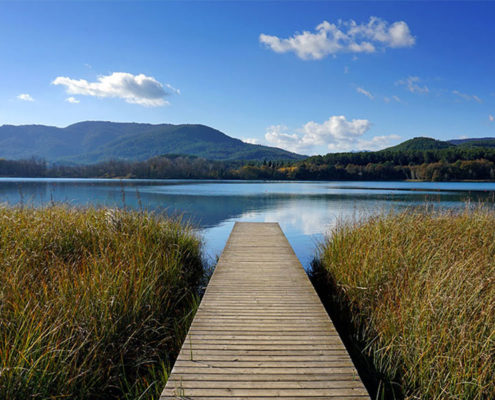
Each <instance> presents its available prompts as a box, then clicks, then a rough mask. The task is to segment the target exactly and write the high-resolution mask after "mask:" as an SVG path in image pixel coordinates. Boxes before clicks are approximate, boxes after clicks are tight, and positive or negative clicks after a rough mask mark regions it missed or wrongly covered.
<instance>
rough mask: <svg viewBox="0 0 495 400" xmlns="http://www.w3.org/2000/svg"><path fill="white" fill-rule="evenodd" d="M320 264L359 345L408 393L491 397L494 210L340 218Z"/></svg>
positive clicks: (494, 393)
mask: <svg viewBox="0 0 495 400" xmlns="http://www.w3.org/2000/svg"><path fill="white" fill-rule="evenodd" d="M318 264H319V266H320V267H323V270H322V269H321V268H320V270H319V272H320V274H321V273H322V271H323V274H322V275H323V276H324V279H327V280H328V281H327V288H332V290H333V293H332V296H333V298H334V302H335V304H340V305H341V306H342V310H350V313H349V314H348V315H346V316H345V318H348V320H350V323H351V324H352V325H353V326H354V329H355V337H356V338H357V341H360V342H361V344H364V345H365V348H364V350H363V351H364V352H365V353H366V354H368V355H369V357H370V358H371V360H372V362H373V364H374V366H375V368H376V369H377V370H378V371H379V372H380V373H381V374H383V375H382V376H386V377H387V378H386V379H388V380H389V382H390V381H393V380H394V379H395V378H396V379H398V380H399V383H400V385H401V386H402V392H403V395H404V397H405V398H408V399H494V398H495V214H494V212H493V211H489V210H487V209H483V208H479V209H476V210H474V211H473V210H471V211H469V210H465V211H462V212H459V213H454V212H425V211H420V210H412V211H407V212H402V213H399V214H393V213H392V214H382V215H379V216H377V217H372V218H368V219H365V220H362V221H354V222H343V223H340V224H338V226H337V227H336V228H335V229H334V230H333V232H332V233H331V235H329V237H328V239H327V241H326V242H325V243H324V244H323V246H322V250H321V254H320V263H318V262H316V263H315V268H316V269H318V268H319V267H318ZM320 279H321V276H320ZM329 290H330V289H329Z"/></svg>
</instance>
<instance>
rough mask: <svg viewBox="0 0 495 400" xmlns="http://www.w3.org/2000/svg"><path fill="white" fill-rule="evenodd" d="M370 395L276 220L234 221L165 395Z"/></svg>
mask: <svg viewBox="0 0 495 400" xmlns="http://www.w3.org/2000/svg"><path fill="white" fill-rule="evenodd" d="M273 398H277V399H312V400H317V399H348V400H350V399H356V400H358V399H359V400H363V399H369V396H368V393H367V391H366V389H365V388H364V386H363V384H362V382H361V380H360V378H359V376H358V374H357V372H356V369H355V368H354V365H353V363H352V361H351V359H350V357H349V354H348V353H347V351H346V349H345V347H344V345H343V344H342V341H341V340H340V338H339V335H338V334H337V332H336V330H335V327H334V326H333V324H332V322H331V320H330V318H329V317H328V315H327V313H326V311H325V309H324V307H323V305H322V304H321V301H320V299H319V297H318V295H317V294H316V292H315V290H314V288H313V286H312V285H311V282H310V281H309V279H308V277H307V276H306V273H305V272H304V270H303V268H302V266H301V263H300V262H299V260H298V259H297V257H296V255H295V254H294V251H293V249H292V247H291V246H290V244H289V242H288V241H287V239H286V237H285V235H284V233H283V232H282V230H281V229H280V227H279V225H278V224H277V223H236V224H235V226H234V228H233V230H232V233H231V234H230V237H229V240H228V242H227V244H226V246H225V249H224V251H223V253H222V255H221V257H220V259H219V261H218V264H217V266H216V269H215V272H214V273H213V276H212V278H211V280H210V283H209V285H208V288H207V289H206V293H205V295H204V297H203V300H202V302H201V305H200V306H199V309H198V312H197V314H196V316H195V318H194V321H193V323H192V325H191V328H190V330H189V333H188V335H187V337H186V340H185V342H184V344H183V346H182V349H181V351H180V354H179V356H178V358H177V361H176V362H175V365H174V368H173V370H172V373H171V376H170V379H169V381H168V382H167V385H166V387H165V389H164V391H163V393H162V396H161V400H166V399H205V400H206V399H209V400H211V399H273Z"/></svg>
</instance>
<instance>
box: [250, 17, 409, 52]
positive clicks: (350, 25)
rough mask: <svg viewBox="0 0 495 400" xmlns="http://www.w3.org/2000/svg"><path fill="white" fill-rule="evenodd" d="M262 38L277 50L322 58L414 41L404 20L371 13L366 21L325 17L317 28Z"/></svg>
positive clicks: (261, 36)
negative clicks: (326, 19)
mask: <svg viewBox="0 0 495 400" xmlns="http://www.w3.org/2000/svg"><path fill="white" fill-rule="evenodd" d="M259 41H260V42H261V43H263V44H264V45H266V46H267V47H268V48H270V49H271V50H273V51H274V52H276V53H287V52H293V53H295V54H296V55H297V56H298V57H299V58H301V59H303V60H320V59H322V58H324V57H327V56H329V55H335V54H337V53H373V52H375V51H377V50H378V49H385V48H387V47H388V48H398V47H411V46H413V45H414V43H415V41H416V40H415V38H414V36H412V35H411V31H410V29H409V26H408V25H407V24H406V23H405V22H404V21H397V22H393V23H392V24H389V23H388V22H387V21H385V20H383V19H381V18H378V17H371V18H370V19H369V21H368V22H367V23H361V24H358V23H356V22H355V21H354V20H349V21H341V20H339V21H337V23H335V24H334V23H330V22H328V21H323V22H322V23H321V24H319V25H318V26H317V27H316V30H315V31H314V32H310V31H303V32H302V33H295V34H294V35H293V36H291V37H289V38H280V37H278V36H272V35H266V34H264V33H262V34H261V35H260V36H259Z"/></svg>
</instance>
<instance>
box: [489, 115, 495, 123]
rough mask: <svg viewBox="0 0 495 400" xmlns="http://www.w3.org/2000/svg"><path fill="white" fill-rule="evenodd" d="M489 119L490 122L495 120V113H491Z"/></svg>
mask: <svg viewBox="0 0 495 400" xmlns="http://www.w3.org/2000/svg"><path fill="white" fill-rule="evenodd" d="M488 120H489V121H490V122H493V121H495V117H494V116H493V115H491V114H490V115H489V116H488Z"/></svg>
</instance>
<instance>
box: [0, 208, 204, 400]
mask: <svg viewBox="0 0 495 400" xmlns="http://www.w3.org/2000/svg"><path fill="white" fill-rule="evenodd" d="M200 247H201V242H200V240H199V238H198V237H197V236H196V235H195V234H194V233H193V231H192V230H191V228H190V227H189V226H187V225H185V224H182V223H181V222H180V221H179V220H169V219H161V218H158V217H154V216H152V215H149V214H145V213H135V212H128V211H119V210H109V209H94V208H87V209H73V208H68V207H65V206H59V205H55V206H51V207H47V208H43V209H30V208H5V207H4V208H0V282H1V285H0V315H1V318H0V398H2V399H48V398H49V399H63V398H70V399H89V398H92V399H98V398H102V399H103V398H104V399H107V398H128V399H131V398H132V399H138V398H147V399H151V398H156V396H157V394H158V393H159V392H160V390H161V389H162V388H163V386H164V384H165V380H166V378H167V373H168V367H169V365H170V362H171V361H173V358H174V357H175V355H176V353H177V352H178V350H179V348H180V345H181V343H182V339H183V338H184V336H185V332H186V329H187V326H188V323H189V321H190V314H191V311H192V310H193V308H194V304H195V301H196V300H195V299H196V293H197V292H196V289H197V285H198V283H199V281H200V279H201V276H202V273H203V266H202V260H201V253H200V251H201V249H200Z"/></svg>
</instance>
